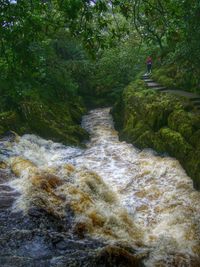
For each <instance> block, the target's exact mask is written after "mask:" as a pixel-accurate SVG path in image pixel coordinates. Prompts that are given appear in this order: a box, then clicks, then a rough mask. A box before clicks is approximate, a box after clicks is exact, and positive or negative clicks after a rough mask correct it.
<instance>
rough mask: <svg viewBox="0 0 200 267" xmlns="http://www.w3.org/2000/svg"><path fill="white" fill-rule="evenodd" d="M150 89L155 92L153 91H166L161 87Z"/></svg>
mask: <svg viewBox="0 0 200 267" xmlns="http://www.w3.org/2000/svg"><path fill="white" fill-rule="evenodd" d="M151 89H152V90H155V91H166V90H167V88H166V87H162V86H160V87H152V88H151Z"/></svg>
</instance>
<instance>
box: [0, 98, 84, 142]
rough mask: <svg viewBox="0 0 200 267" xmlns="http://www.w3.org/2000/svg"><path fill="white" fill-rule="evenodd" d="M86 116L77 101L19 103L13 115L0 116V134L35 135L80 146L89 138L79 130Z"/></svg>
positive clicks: (11, 113) (10, 113)
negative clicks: (83, 116)
mask: <svg viewBox="0 0 200 267" xmlns="http://www.w3.org/2000/svg"><path fill="white" fill-rule="evenodd" d="M85 112H86V109H85V107H84V105H83V104H82V102H81V99H79V98H78V97H77V98H76V99H74V101H71V102H67V101H66V102H59V103H57V102H47V101H44V100H38V99H37V101H36V100H35V99H30V100H27V101H23V102H20V103H18V105H17V106H16V111H8V112H3V113H0V134H1V135H3V134H4V133H5V132H6V131H8V130H13V131H16V132H17V133H18V134H25V133H34V134H38V135H40V136H41V137H44V138H49V139H52V140H54V141H58V142H63V143H65V144H73V145H80V144H81V142H82V141H83V140H84V139H87V138H88V134H87V132H86V131H85V130H84V129H82V128H81V127H80V122H81V117H82V115H83V114H84V113H85Z"/></svg>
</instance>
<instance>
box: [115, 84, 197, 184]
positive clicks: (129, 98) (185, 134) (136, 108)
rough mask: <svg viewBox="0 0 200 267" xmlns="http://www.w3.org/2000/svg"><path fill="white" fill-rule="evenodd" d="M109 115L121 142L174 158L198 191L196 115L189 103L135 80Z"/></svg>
mask: <svg viewBox="0 0 200 267" xmlns="http://www.w3.org/2000/svg"><path fill="white" fill-rule="evenodd" d="M112 114H113V117H114V121H115V126H116V128H117V129H118V130H119V132H120V137H121V139H124V140H126V141H128V142H131V143H133V144H134V145H136V146H138V147H139V148H152V149H154V150H156V151H157V152H159V153H168V154H169V155H170V156H172V157H175V158H177V159H178V160H179V161H180V163H181V164H182V166H183V167H184V168H185V170H186V171H187V173H188V174H189V175H190V176H191V178H192V179H193V181H194V186H195V187H196V188H198V189H199V188H200V173H199V170H200V114H197V113H194V112H193V109H192V106H191V105H190V103H188V102H187V101H186V100H185V99H181V98H177V97H175V96H172V95H169V94H164V93H157V92H154V91H152V90H150V89H146V88H145V85H144V83H143V81H140V80H137V81H135V82H134V83H131V84H130V85H129V86H128V87H126V88H125V90H124V92H123V95H122V97H121V99H120V100H119V101H118V102H117V103H116V104H115V106H114V108H113V110H112Z"/></svg>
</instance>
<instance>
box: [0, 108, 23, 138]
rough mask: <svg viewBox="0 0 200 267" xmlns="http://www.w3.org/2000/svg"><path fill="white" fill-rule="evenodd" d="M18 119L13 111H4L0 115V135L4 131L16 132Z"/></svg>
mask: <svg viewBox="0 0 200 267" xmlns="http://www.w3.org/2000/svg"><path fill="white" fill-rule="evenodd" d="M19 123H20V119H19V116H18V114H17V113H16V112H15V111H6V112H1V113H0V135H3V134H4V133H5V132H6V131H9V130H13V131H16V130H17V129H18V127H19Z"/></svg>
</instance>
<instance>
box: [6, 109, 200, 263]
mask: <svg viewBox="0 0 200 267" xmlns="http://www.w3.org/2000/svg"><path fill="white" fill-rule="evenodd" d="M82 125H83V127H84V128H85V129H86V130H87V131H88V132H89V133H90V137H91V138H90V141H89V142H88V143H87V144H86V145H87V148H86V149H79V148H74V147H66V146H64V145H61V144H58V143H54V142H52V141H46V140H44V139H41V138H39V137H37V136H34V135H24V136H23V137H21V138H19V140H18V142H15V143H14V144H13V146H12V147H10V148H9V147H7V150H8V154H9V155H12V156H13V155H20V156H23V157H25V158H27V159H29V160H30V161H31V162H33V163H34V164H36V165H37V166H38V167H41V168H43V167H59V166H61V165H62V164H63V163H71V164H73V165H74V166H75V167H77V168H88V169H89V170H92V171H95V172H96V173H97V174H99V175H100V176H101V177H102V179H103V180H104V182H105V183H106V184H107V185H108V186H109V187H110V188H111V189H112V190H113V191H114V192H115V193H116V194H117V196H118V199H119V200H120V202H121V205H122V206H123V207H124V209H126V210H127V211H128V213H129V214H130V215H131V216H132V218H133V220H134V222H135V224H136V225H137V226H138V228H139V229H140V231H141V232H142V233H143V234H144V238H143V244H144V246H145V247H148V248H149V251H150V254H149V257H148V260H146V261H145V264H146V266H149V267H153V266H192V263H191V258H195V257H199V254H200V205H199V204H200V193H199V192H197V191H196V190H194V189H193V185H192V180H191V179H190V178H189V177H188V176H187V175H186V173H185V171H184V170H183V168H182V167H181V166H180V164H179V162H178V161H177V160H175V159H173V158H170V157H162V156H158V155H156V153H155V152H153V151H151V150H143V151H140V150H138V149H137V148H135V147H134V146H133V145H131V144H127V143H126V142H120V141H119V139H118V134H117V132H116V131H115V130H114V127H113V121H112V117H111V115H110V114H109V109H108V108H106V109H96V110H92V111H91V112H90V113H89V114H88V115H86V116H84V117H83V121H82Z"/></svg>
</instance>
